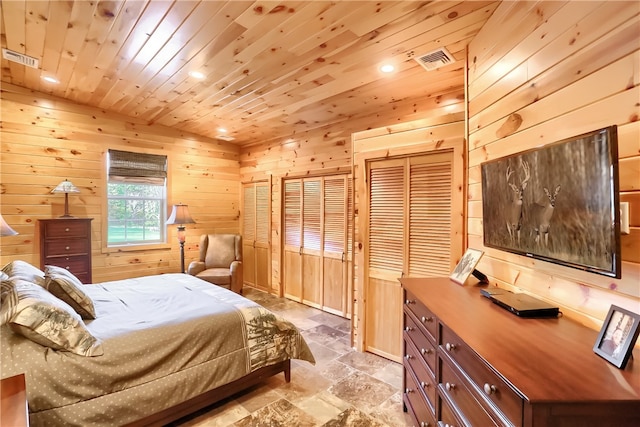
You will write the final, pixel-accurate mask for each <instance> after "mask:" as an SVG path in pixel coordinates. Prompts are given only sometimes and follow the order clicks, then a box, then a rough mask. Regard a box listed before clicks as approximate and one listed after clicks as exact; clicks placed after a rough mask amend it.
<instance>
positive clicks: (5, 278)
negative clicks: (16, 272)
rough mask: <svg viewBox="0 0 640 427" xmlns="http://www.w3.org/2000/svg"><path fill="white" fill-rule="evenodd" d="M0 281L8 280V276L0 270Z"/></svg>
mask: <svg viewBox="0 0 640 427" xmlns="http://www.w3.org/2000/svg"><path fill="white" fill-rule="evenodd" d="M0 280H9V275H8V274H7V273H5V272H4V271H2V270H0Z"/></svg>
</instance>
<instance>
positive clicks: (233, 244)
mask: <svg viewBox="0 0 640 427" xmlns="http://www.w3.org/2000/svg"><path fill="white" fill-rule="evenodd" d="M187 272H188V273H189V274H191V275H192V276H196V277H199V278H200V279H202V280H206V281H207V282H211V283H214V284H216V285H218V286H222V287H224V288H227V289H231V290H232V291H233V292H236V293H239V294H241V293H242V280H243V278H242V236H240V235H239V234H203V235H202V236H200V259H199V260H198V261H193V262H191V263H190V264H189V268H188V270H187Z"/></svg>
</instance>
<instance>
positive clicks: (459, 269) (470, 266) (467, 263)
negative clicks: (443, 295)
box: [449, 248, 484, 285]
mask: <svg viewBox="0 0 640 427" xmlns="http://www.w3.org/2000/svg"><path fill="white" fill-rule="evenodd" d="M482 255H484V252H483V251H480V250H478V249H471V248H467V250H466V251H465V253H464V255H463V256H462V258H460V261H459V262H458V265H456V268H454V269H453V272H452V273H451V276H449V278H450V279H451V280H453V281H454V282H456V283H458V284H459V285H464V284H465V282H466V281H467V279H468V278H469V275H470V274H471V273H472V272H473V270H474V269H475V268H476V265H477V264H478V261H480V258H482Z"/></svg>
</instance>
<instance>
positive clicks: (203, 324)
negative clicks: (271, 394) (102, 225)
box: [0, 274, 315, 426]
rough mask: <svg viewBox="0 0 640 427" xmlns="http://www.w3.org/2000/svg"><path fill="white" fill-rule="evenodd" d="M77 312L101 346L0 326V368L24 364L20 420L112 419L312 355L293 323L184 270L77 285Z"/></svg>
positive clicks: (128, 418)
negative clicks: (32, 336)
mask: <svg viewBox="0 0 640 427" xmlns="http://www.w3.org/2000/svg"><path fill="white" fill-rule="evenodd" d="M83 290H84V291H85V292H86V293H87V294H88V295H89V296H90V297H91V299H92V300H93V302H94V306H95V309H96V319H95V320H88V321H85V323H86V325H87V328H88V329H89V331H90V332H91V333H92V334H93V335H94V336H95V337H97V338H98V339H100V340H101V341H102V347H103V350H104V354H103V355H101V356H96V357H84V356H79V355H76V354H72V353H69V352H65V351H56V350H53V349H51V348H48V347H44V346H41V345H39V344H36V343H34V342H32V341H30V340H28V339H26V338H24V337H22V336H19V335H16V334H14V333H13V332H11V330H10V329H8V327H7V326H6V325H5V326H3V327H2V330H1V331H0V339H1V343H2V344H1V353H0V356H1V358H0V364H1V365H0V366H1V368H2V370H1V375H2V377H3V378H6V377H9V376H12V375H16V374H19V373H23V372H24V373H25V374H26V383H27V400H28V403H29V411H30V422H31V425H32V426H39V425H65V426H70V425H78V426H112V425H114V424H125V423H128V422H132V421H135V420H138V419H140V418H143V417H145V416H148V415H150V414H154V413H157V412H159V411H161V410H164V409H166V408H170V407H172V406H174V405H177V404H179V403H181V402H183V401H185V400H188V399H190V398H192V397H195V396H197V395H199V394H201V393H204V392H206V391H208V390H211V389H213V388H216V387H219V386H221V385H224V384H227V383H229V382H231V381H234V380H236V379H239V378H241V377H243V376H244V375H246V374H248V373H250V372H253V371H255V370H256V369H259V368H261V367H263V366H268V365H271V364H275V363H277V362H280V361H283V360H287V359H302V360H306V361H309V362H311V363H315V361H314V358H313V355H312V354H311V351H310V350H309V347H308V346H307V343H306V342H305V341H304V339H303V338H302V336H301V335H300V333H299V331H298V330H297V329H296V327H295V326H294V325H293V324H291V323H290V322H288V321H287V320H285V319H283V318H281V317H280V316H277V315H275V314H274V313H272V312H270V311H269V310H267V309H265V308H264V307H262V306H260V305H258V304H256V303H254V302H253V301H251V300H249V299H247V298H244V297H242V296H240V295H238V294H235V293H233V292H231V291H229V290H227V289H224V288H221V287H218V286H215V285H212V284H210V283H208V282H205V281H203V280H201V279H198V278H196V277H193V276H189V275H185V274H165V275H157V276H148V277H140V278H135V279H127V280H121V281H114V282H104V283H99V284H93V285H87V286H85V287H84V288H83Z"/></svg>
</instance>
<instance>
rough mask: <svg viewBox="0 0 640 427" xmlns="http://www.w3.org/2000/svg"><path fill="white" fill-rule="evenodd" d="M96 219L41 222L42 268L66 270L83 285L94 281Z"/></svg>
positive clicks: (58, 219) (45, 220)
mask: <svg viewBox="0 0 640 427" xmlns="http://www.w3.org/2000/svg"><path fill="white" fill-rule="evenodd" d="M92 220H93V218H56V219H41V220H39V240H40V268H41V269H42V270H44V266H45V265H56V266H58V267H63V268H66V269H67V270H69V271H70V272H71V273H73V274H74V276H76V277H77V278H78V279H79V280H80V281H81V282H82V283H85V284H86V283H92V278H91V221H92Z"/></svg>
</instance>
